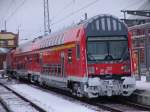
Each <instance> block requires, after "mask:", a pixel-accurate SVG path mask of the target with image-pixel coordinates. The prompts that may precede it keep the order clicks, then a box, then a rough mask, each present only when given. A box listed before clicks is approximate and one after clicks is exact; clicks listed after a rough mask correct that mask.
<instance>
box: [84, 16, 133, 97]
mask: <svg viewBox="0 0 150 112" xmlns="http://www.w3.org/2000/svg"><path fill="white" fill-rule="evenodd" d="M85 29H86V30H85V31H86V38H87V39H86V57H87V75H88V84H87V87H86V92H87V93H88V96H89V97H98V96H114V95H121V96H129V95H131V93H133V91H134V90H135V78H134V76H133V75H132V70H131V63H132V61H131V44H130V42H131V41H130V37H129V35H128V28H127V27H126V25H125V24H124V23H123V22H121V21H120V20H119V19H117V18H115V17H113V16H110V15H102V16H97V17H95V18H94V19H91V20H90V21H89V22H88V23H87V24H86V27H85Z"/></svg>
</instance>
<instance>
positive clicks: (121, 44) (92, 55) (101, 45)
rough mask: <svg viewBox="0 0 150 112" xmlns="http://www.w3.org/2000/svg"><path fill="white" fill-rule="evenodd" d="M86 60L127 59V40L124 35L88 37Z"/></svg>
mask: <svg viewBox="0 0 150 112" xmlns="http://www.w3.org/2000/svg"><path fill="white" fill-rule="evenodd" d="M87 57H88V61H111V60H127V59H129V51H128V41H127V38H125V37H99V38H95V39H94V38H89V39H88V43H87Z"/></svg>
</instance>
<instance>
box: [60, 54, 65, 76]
mask: <svg viewBox="0 0 150 112" xmlns="http://www.w3.org/2000/svg"><path fill="white" fill-rule="evenodd" d="M61 76H62V77H66V75H65V54H64V52H61Z"/></svg>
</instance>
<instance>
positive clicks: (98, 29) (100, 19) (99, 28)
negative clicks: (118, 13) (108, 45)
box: [16, 14, 128, 52]
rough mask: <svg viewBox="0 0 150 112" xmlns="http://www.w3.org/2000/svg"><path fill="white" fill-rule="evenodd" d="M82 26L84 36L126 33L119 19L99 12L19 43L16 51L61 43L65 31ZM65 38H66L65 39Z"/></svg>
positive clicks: (125, 28) (26, 50) (125, 26)
mask: <svg viewBox="0 0 150 112" xmlns="http://www.w3.org/2000/svg"><path fill="white" fill-rule="evenodd" d="M80 28H83V29H84V31H85V34H86V37H90V36H93V37H99V36H103V37H104V36H108V35H110V36H117V35H127V34H128V28H127V25H125V24H124V23H123V22H122V21H121V20H120V19H118V18H117V17H115V16H112V15H108V14H101V15H97V16H94V17H92V18H90V19H87V20H84V21H81V22H79V23H77V24H76V25H73V26H70V27H68V28H65V29H63V30H61V31H58V32H55V33H52V34H50V35H47V36H45V37H41V36H40V37H38V38H36V39H34V40H33V41H31V42H28V43H26V44H24V45H21V46H19V47H18V48H17V50H16V51H17V52H28V51H32V50H36V49H41V48H45V47H49V46H55V45H61V44H64V43H65V41H64V40H65V38H66V37H65V36H64V35H65V32H66V31H69V30H74V29H80ZM66 40H67V39H66Z"/></svg>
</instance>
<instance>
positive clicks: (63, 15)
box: [0, 0, 150, 40]
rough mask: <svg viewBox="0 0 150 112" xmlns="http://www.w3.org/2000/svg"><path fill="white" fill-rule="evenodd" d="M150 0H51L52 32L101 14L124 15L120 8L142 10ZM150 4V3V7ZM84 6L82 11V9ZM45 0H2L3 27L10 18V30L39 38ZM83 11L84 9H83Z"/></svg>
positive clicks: (1, 25)
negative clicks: (140, 8) (86, 16)
mask: <svg viewBox="0 0 150 112" xmlns="http://www.w3.org/2000/svg"><path fill="white" fill-rule="evenodd" d="M148 1H150V0H49V10H50V19H51V24H52V25H51V29H52V32H54V31H57V30H59V29H62V28H63V27H67V26H69V25H71V24H73V23H77V22H79V21H80V20H81V19H83V18H84V13H85V12H86V13H87V14H88V18H90V17H92V16H95V15H98V14H113V15H115V16H117V17H119V18H123V14H122V13H121V12H120V10H123V9H138V8H139V7H142V6H143V5H144V4H147V2H148ZM148 7H149V6H148ZM80 9H82V10H80ZM43 10H44V8H43V0H0V29H3V28H4V20H6V21H7V30H8V31H12V32H15V33H16V32H17V30H18V28H19V29H20V39H23V38H24V39H25V38H28V40H30V39H33V38H36V37H37V36H39V35H42V34H43V33H44V30H43V26H44V25H43V23H44V19H43V18H44V17H43V12H44V11H43ZM79 10H80V11H79Z"/></svg>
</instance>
